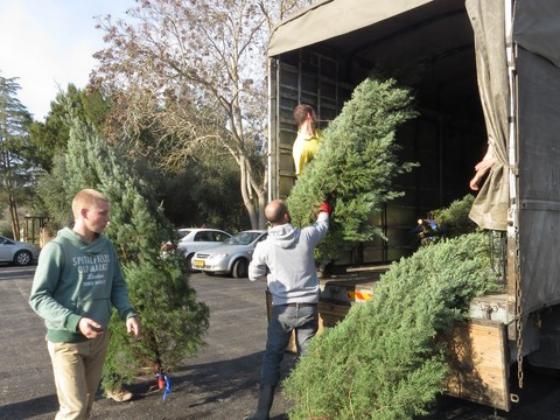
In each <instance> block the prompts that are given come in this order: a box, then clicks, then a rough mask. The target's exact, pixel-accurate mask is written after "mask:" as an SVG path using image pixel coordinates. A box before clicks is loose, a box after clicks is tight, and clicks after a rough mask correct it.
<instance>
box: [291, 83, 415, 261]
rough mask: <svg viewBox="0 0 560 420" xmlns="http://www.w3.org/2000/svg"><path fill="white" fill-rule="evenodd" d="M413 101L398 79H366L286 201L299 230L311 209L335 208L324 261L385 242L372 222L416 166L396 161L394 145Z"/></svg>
mask: <svg viewBox="0 0 560 420" xmlns="http://www.w3.org/2000/svg"><path fill="white" fill-rule="evenodd" d="M411 100H412V98H411V96H410V94H409V92H408V91H407V90H406V89H404V88H399V87H398V86H397V85H396V83H395V81H394V80H387V81H383V82H381V81H378V80H374V79H366V80H364V81H363V82H362V83H360V85H358V86H357V87H356V89H355V90H354V92H353V93H352V98H351V99H350V100H349V101H348V102H346V103H345V104H344V107H343V109H342V111H341V113H340V115H339V116H338V117H337V118H336V119H335V120H333V121H332V122H331V123H330V125H329V126H328V127H327V129H326V130H325V131H324V132H323V140H322V143H321V148H320V150H319V153H318V154H317V156H316V157H315V159H314V160H313V161H311V163H310V164H308V165H307V166H306V167H305V170H304V171H303V173H302V175H301V176H300V177H299V178H298V180H297V182H296V184H295V185H294V188H293V189H292V191H291V192H290V196H289V198H288V207H289V209H290V214H291V216H292V221H293V223H294V224H296V225H299V226H302V225H306V224H308V223H310V222H311V221H312V220H313V215H312V213H313V209H316V208H317V207H318V205H319V204H320V203H321V202H322V201H323V200H325V199H328V200H329V201H330V202H331V204H334V212H333V214H332V218H331V225H330V228H329V234H328V235H327V237H326V239H325V240H323V241H322V243H321V244H320V245H319V254H320V258H321V259H322V258H333V257H335V256H336V254H337V253H339V252H340V249H341V248H342V247H343V246H345V245H346V246H351V245H352V244H353V243H356V242H364V241H370V240H372V239H373V238H374V237H375V236H381V237H383V233H382V232H381V230H380V229H379V228H377V227H375V226H373V225H372V224H371V223H369V222H368V220H369V219H370V218H371V216H372V215H373V214H374V213H375V212H376V211H379V210H381V209H382V206H383V204H385V203H387V202H388V201H390V200H392V199H394V198H395V197H398V196H399V195H401V193H399V192H397V191H394V190H393V188H392V185H391V183H392V181H393V180H394V179H395V177H396V176H398V175H399V174H402V173H403V172H407V171H410V170H411V168H412V167H413V166H414V164H412V163H410V162H408V163H400V162H399V161H398V158H397V150H398V146H397V144H396V141H395V134H396V130H397V128H398V127H399V126H400V125H401V124H403V123H404V122H405V121H407V120H409V119H410V118H412V117H413V116H414V115H415V114H414V112H413V111H412V109H411V107H410V103H411Z"/></svg>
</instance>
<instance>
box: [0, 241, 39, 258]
mask: <svg viewBox="0 0 560 420" xmlns="http://www.w3.org/2000/svg"><path fill="white" fill-rule="evenodd" d="M38 255H39V249H38V248H37V247H36V246H35V245H32V244H28V243H25V242H19V241H14V240H13V239H8V238H6V237H4V236H0V262H7V263H13V264H16V265H29V264H31V263H32V262H33V261H35V260H36V259H37V256H38Z"/></svg>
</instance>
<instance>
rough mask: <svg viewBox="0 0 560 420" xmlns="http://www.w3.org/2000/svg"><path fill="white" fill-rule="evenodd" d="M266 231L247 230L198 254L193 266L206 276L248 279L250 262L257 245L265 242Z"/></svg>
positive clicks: (193, 260)
mask: <svg viewBox="0 0 560 420" xmlns="http://www.w3.org/2000/svg"><path fill="white" fill-rule="evenodd" d="M267 235H268V233H267V231H266V230H245V231H243V232H239V233H238V234H237V235H235V236H233V237H232V238H230V239H228V240H226V241H225V242H224V243H223V244H221V245H220V246H218V247H216V248H212V249H209V250H203V251H200V252H197V253H196V254H195V255H194V257H193V259H192V266H193V268H195V269H197V270H202V271H204V272H205V273H206V274H218V273H220V274H224V273H227V274H230V275H231V276H233V277H235V278H242V277H247V269H248V267H249V262H251V258H252V256H253V251H254V250H255V247H256V246H257V244H258V243H259V242H261V241H264V240H265V239H266V237H267Z"/></svg>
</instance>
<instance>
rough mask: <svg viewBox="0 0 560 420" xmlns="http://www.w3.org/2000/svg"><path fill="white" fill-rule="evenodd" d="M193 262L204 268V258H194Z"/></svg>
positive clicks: (194, 265) (194, 264)
mask: <svg viewBox="0 0 560 420" xmlns="http://www.w3.org/2000/svg"><path fill="white" fill-rule="evenodd" d="M192 264H193V267H196V268H204V260H196V259H193V261H192Z"/></svg>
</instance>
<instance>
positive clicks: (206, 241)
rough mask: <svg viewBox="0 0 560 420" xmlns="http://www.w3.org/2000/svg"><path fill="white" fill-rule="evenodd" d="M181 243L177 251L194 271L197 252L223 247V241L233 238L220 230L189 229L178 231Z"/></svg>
mask: <svg viewBox="0 0 560 420" xmlns="http://www.w3.org/2000/svg"><path fill="white" fill-rule="evenodd" d="M177 233H178V234H179V237H180V239H179V243H178V244H177V250H178V251H179V252H181V253H182V254H183V255H184V256H185V258H186V259H187V266H188V267H189V269H192V268H193V267H192V266H191V259H192V257H193V255H194V254H195V252H197V251H202V250H203V249H208V248H214V247H216V246H218V245H221V244H222V242H223V241H225V240H226V239H228V238H231V234H229V233H227V232H224V231H223V230H218V229H207V228H187V229H177Z"/></svg>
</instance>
